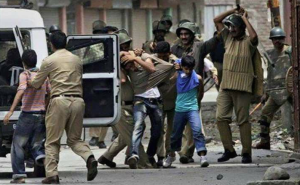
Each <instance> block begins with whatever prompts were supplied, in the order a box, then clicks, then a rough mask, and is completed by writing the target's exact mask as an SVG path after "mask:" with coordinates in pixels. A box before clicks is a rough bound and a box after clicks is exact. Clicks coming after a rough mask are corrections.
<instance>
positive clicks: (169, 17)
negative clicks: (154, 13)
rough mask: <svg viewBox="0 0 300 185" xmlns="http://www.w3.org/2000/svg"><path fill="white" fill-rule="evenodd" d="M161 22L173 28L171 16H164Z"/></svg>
mask: <svg viewBox="0 0 300 185" xmlns="http://www.w3.org/2000/svg"><path fill="white" fill-rule="evenodd" d="M160 21H161V22H169V24H171V26H172V24H173V23H172V16H171V15H163V16H162V17H161V19H160Z"/></svg>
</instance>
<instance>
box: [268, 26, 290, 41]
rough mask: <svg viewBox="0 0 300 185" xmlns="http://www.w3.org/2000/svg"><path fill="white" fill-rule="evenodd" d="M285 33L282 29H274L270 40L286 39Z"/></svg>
mask: <svg viewBox="0 0 300 185" xmlns="http://www.w3.org/2000/svg"><path fill="white" fill-rule="evenodd" d="M285 36H286V35H285V32H284V31H283V29H281V28H280V27H274V28H273V29H272V30H271V31H270V37H269V39H272V38H277V37H285Z"/></svg>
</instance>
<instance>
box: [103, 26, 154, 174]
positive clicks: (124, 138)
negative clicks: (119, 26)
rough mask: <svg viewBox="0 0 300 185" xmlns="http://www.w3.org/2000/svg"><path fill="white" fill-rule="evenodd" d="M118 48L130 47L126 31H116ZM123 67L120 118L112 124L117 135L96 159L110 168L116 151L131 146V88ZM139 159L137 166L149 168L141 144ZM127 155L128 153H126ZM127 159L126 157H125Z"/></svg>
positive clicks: (114, 164) (127, 49)
mask: <svg viewBox="0 0 300 185" xmlns="http://www.w3.org/2000/svg"><path fill="white" fill-rule="evenodd" d="M118 36H119V43H120V50H121V52H123V53H124V52H128V51H129V50H130V49H131V48H130V45H131V42H132V38H130V37H129V35H128V34H126V33H123V32H121V33H118ZM123 70H124V69H122V70H121V100H122V107H121V108H122V109H121V119H120V121H119V122H118V123H117V124H116V125H115V126H114V127H115V128H116V129H117V131H118V132H119V135H118V136H117V138H116V139H115V140H114V141H113V142H112V144H111V145H110V146H109V148H108V149H107V150H106V151H105V153H104V154H103V155H102V156H101V157H100V158H99V159H98V162H99V163H100V164H103V165H107V166H109V167H111V168H114V167H116V163H114V162H113V159H114V157H115V156H116V155H118V153H120V152H121V151H122V150H123V149H124V148H125V147H126V146H131V137H132V132H133V129H134V121H133V109H132V107H133V88H132V84H131V83H130V81H129V79H128V77H127V75H125V73H124V71H123ZM139 153H140V160H139V161H138V167H139V168H149V167H151V165H150V163H149V161H148V155H147V154H146V153H145V150H144V147H143V145H140V147H139ZM128 155H129V154H128ZM126 161H127V159H126Z"/></svg>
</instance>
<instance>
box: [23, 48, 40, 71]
mask: <svg viewBox="0 0 300 185" xmlns="http://www.w3.org/2000/svg"><path fill="white" fill-rule="evenodd" d="M22 60H23V64H24V67H25V68H26V69H31V68H35V67H36V62H37V56H36V53H35V51H34V50H31V49H28V50H25V51H24V52H23V55H22Z"/></svg>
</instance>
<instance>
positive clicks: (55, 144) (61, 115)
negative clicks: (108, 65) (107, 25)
mask: <svg viewBox="0 0 300 185" xmlns="http://www.w3.org/2000/svg"><path fill="white" fill-rule="evenodd" d="M82 70H83V69H82V62H81V61H80V59H79V58H78V57H77V56H75V55H73V54H72V53H71V52H69V51H67V50H65V49H60V50H57V51H56V52H54V53H53V54H52V55H50V56H49V57H47V58H46V59H44V61H43V63H42V65H41V68H40V71H38V73H37V75H36V77H35V78H34V79H33V80H32V82H31V85H32V86H33V87H34V88H39V87H40V86H41V85H42V84H43V83H44V81H45V80H46V78H47V77H48V78H49V81H50V85H51V100H50V103H49V106H48V109H47V113H46V138H47V139H46V143H45V152H46V159H45V170H46V176H47V177H51V176H55V175H58V170H57V164H58V162H59V151H60V139H61V137H62V135H63V132H64V130H66V133H67V144H68V145H69V146H70V147H71V149H72V150H73V151H74V152H75V153H76V154H77V155H79V156H81V157H82V158H83V159H84V160H85V161H87V160H88V158H89V157H90V156H91V155H93V153H92V152H91V150H90V148H89V146H88V145H87V143H85V142H84V141H82V140H81V133H82V127H83V124H82V123H83V115H84V110H85V103H84V100H83V99H82V98H81V97H80V96H82ZM62 95H71V96H73V97H67V96H62ZM57 96H58V97H57Z"/></svg>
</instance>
